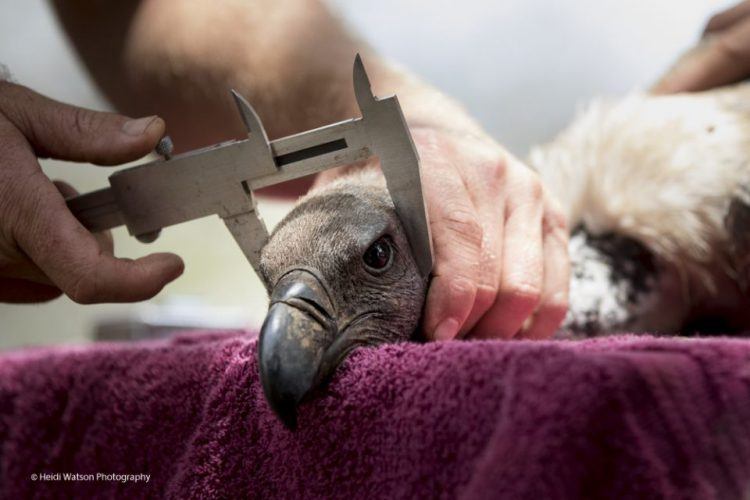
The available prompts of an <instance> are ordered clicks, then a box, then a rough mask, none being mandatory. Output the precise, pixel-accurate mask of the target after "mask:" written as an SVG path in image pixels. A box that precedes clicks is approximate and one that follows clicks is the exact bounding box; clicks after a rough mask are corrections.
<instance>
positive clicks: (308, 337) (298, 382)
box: [258, 269, 343, 429]
mask: <svg viewBox="0 0 750 500" xmlns="http://www.w3.org/2000/svg"><path fill="white" fill-rule="evenodd" d="M337 334H338V328H337V324H336V320H335V317H334V312H333V302H332V300H331V297H330V294H329V293H328V291H327V289H326V287H325V285H324V283H323V281H322V279H321V278H319V277H318V273H317V272H315V270H312V269H294V270H292V271H289V272H287V273H286V274H284V275H283V276H282V277H281V279H279V281H278V282H277V283H276V285H275V286H274V289H273V291H272V292H271V301H270V307H269V309H268V315H267V316H266V319H265V321H264V322H263V327H262V328H261V330H260V347H259V350H258V357H259V363H260V380H261V383H262V385H263V391H264V392H265V395H266V399H267V400H268V402H269V404H270V406H271V408H272V409H273V411H274V412H275V413H276V414H277V415H278V416H279V418H280V419H281V421H282V422H283V423H284V425H286V427H288V428H290V429H294V428H295V427H296V425H297V406H298V405H299V403H300V402H301V401H302V400H303V399H304V398H305V397H306V396H307V395H308V394H309V393H310V392H312V391H313V390H314V389H315V388H317V387H318V386H319V385H321V384H322V383H323V382H324V381H325V380H326V379H327V377H328V376H329V375H330V374H331V373H333V371H334V370H335V369H336V365H337V364H338V362H339V360H340V356H339V355H338V354H339V353H340V352H341V347H343V346H341V344H342V342H341V340H343V339H339V342H336V337H337V336H338V335H337Z"/></svg>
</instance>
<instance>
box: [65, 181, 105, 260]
mask: <svg viewBox="0 0 750 500" xmlns="http://www.w3.org/2000/svg"><path fill="white" fill-rule="evenodd" d="M52 183H53V184H54V185H55V187H56V188H57V190H58V191H59V192H60V194H61V195H62V197H63V198H70V197H73V196H76V195H77V194H78V191H77V190H76V189H75V188H74V187H73V186H71V185H70V184H68V183H67V182H65V181H61V180H55V181H52ZM92 235H93V236H94V239H96V241H97V242H98V243H99V248H101V249H102V251H104V252H107V253H109V254H114V252H115V242H114V240H113V239H112V233H111V232H110V231H101V232H97V233H92Z"/></svg>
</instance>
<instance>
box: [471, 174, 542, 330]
mask: <svg viewBox="0 0 750 500" xmlns="http://www.w3.org/2000/svg"><path fill="white" fill-rule="evenodd" d="M507 189H508V192H509V193H513V196H508V207H507V209H506V210H507V214H508V215H507V218H506V220H505V229H504V233H503V250H502V276H501V279H500V287H499V290H498V294H497V297H496V299H495V302H494V304H493V305H492V307H491V308H490V309H489V310H488V311H487V313H486V314H485V315H484V316H483V317H482V319H481V320H480V321H479V322H478V323H477V325H476V327H475V328H474V330H472V336H474V337H477V338H493V337H499V338H510V337H512V336H514V335H515V334H516V333H517V332H518V331H519V329H520V328H521V325H522V324H523V322H524V321H525V320H526V318H528V317H529V316H530V315H531V314H532V313H533V312H534V309H536V306H537V304H538V303H539V298H540V294H541V289H542V281H543V252H542V214H543V191H542V186H541V183H540V182H539V180H538V178H537V176H536V175H535V174H532V173H530V172H524V173H523V174H522V175H519V178H518V180H517V181H516V182H512V183H511V182H509V183H508V187H507Z"/></svg>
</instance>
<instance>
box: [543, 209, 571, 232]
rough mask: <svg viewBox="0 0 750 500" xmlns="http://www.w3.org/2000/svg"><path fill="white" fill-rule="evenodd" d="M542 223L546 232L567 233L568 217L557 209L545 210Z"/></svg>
mask: <svg viewBox="0 0 750 500" xmlns="http://www.w3.org/2000/svg"><path fill="white" fill-rule="evenodd" d="M544 223H545V226H546V229H547V231H548V232H559V233H562V234H567V233H568V218H567V217H565V214H563V213H562V212H561V211H559V210H557V209H552V210H548V211H547V213H546V214H545V217H544Z"/></svg>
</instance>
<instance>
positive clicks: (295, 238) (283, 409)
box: [259, 171, 427, 427]
mask: <svg viewBox="0 0 750 500" xmlns="http://www.w3.org/2000/svg"><path fill="white" fill-rule="evenodd" d="M261 275H262V276H261V277H262V279H263V281H264V284H265V286H266V288H267V290H268V293H269V296H270V306H269V311H268V316H267V317H266V320H265V322H264V324H263V327H262V329H261V337H260V348H259V357H260V368H261V381H262V383H263V388H264V391H265V393H266V396H267V398H268V400H269V402H270V404H271V406H272V408H273V409H274V411H275V412H276V413H277V414H278V415H279V416H280V417H281V419H282V420H283V421H284V422H285V424H287V425H288V426H290V427H293V426H294V425H295V423H296V407H297V405H298V404H299V403H300V402H301V401H302V400H303V399H304V398H305V397H306V396H308V395H309V394H310V393H312V392H313V390H314V389H315V388H317V387H319V386H320V385H321V384H322V383H323V382H324V381H325V380H326V379H327V378H328V377H329V376H330V375H331V374H332V372H333V371H334V370H335V368H336V367H337V366H338V365H339V364H340V362H341V361H342V360H343V359H344V357H345V356H346V355H347V354H348V353H349V352H350V351H351V350H352V349H353V348H355V347H357V346H362V345H376V344H380V343H383V342H395V341H398V340H406V339H407V338H408V337H409V335H410V334H411V332H414V330H415V329H416V327H417V323H418V321H419V317H420V313H421V310H422V305H423V302H424V298H425V293H426V289H427V279H425V278H422V277H421V276H420V273H419V270H418V268H417V264H416V263H415V260H414V258H413V256H412V253H411V251H410V247H409V243H408V241H407V238H406V235H405V233H404V230H403V227H402V225H401V222H400V221H399V218H398V216H397V215H396V212H395V209H394V206H393V202H392V200H391V197H390V195H389V194H388V191H387V189H386V186H385V181H384V179H383V177H382V175H381V174H380V173H379V172H377V171H367V172H362V173H359V174H355V175H352V176H348V177H346V178H343V179H340V180H338V181H336V182H334V183H332V184H330V185H328V186H325V187H324V188H321V189H319V190H316V191H314V192H312V193H310V194H308V195H307V196H305V197H304V198H302V199H301V200H300V202H299V203H298V204H297V205H296V206H295V208H294V209H293V210H292V211H291V212H290V213H289V214H288V215H287V216H286V217H285V218H284V219H283V220H282V221H281V223H280V224H279V225H278V227H277V228H276V230H275V231H274V232H273V234H272V235H271V238H270V240H269V242H268V244H267V245H266V247H265V248H264V249H263V253H262V257H261Z"/></svg>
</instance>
